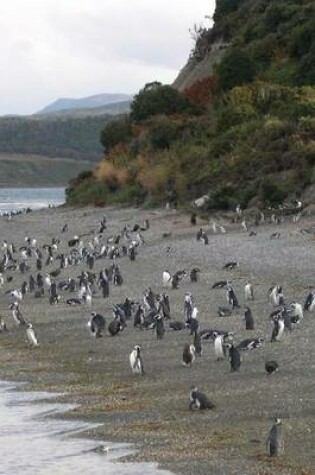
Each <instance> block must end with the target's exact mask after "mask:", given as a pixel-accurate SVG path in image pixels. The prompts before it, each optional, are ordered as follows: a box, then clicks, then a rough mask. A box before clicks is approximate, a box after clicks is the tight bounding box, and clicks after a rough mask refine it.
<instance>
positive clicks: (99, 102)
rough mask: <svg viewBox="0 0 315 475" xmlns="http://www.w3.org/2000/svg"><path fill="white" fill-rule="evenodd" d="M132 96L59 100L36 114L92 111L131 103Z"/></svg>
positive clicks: (121, 95) (107, 95)
mask: <svg viewBox="0 0 315 475" xmlns="http://www.w3.org/2000/svg"><path fill="white" fill-rule="evenodd" d="M132 98H133V95H132V94H97V95H94V96H88V97H81V98H78V99H75V98H61V99H57V100H56V101H54V102H52V103H51V104H48V106H46V107H44V109H42V110H40V111H38V112H37V114H50V113H53V112H57V111H63V110H69V109H92V108H96V107H97V108H98V107H102V106H107V105H108V104H115V103H119V102H125V101H131V100H132Z"/></svg>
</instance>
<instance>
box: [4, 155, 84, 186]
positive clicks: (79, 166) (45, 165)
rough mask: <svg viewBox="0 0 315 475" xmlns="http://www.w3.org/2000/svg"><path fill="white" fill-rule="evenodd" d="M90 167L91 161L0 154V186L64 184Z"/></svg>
mask: <svg viewBox="0 0 315 475" xmlns="http://www.w3.org/2000/svg"><path fill="white" fill-rule="evenodd" d="M91 167H92V164H91V162H88V161H83V160H77V161H76V162H75V163H74V162H73V160H70V159H66V158H56V159H55V160H51V159H50V158H48V157H41V156H34V155H6V154H0V187H10V186H14V187H19V186H21V187H23V186H29V187H32V186H38V187H43V186H65V185H66V184H67V183H68V181H69V180H71V179H72V178H74V177H75V176H76V175H77V174H78V173H81V172H83V171H84V170H89V169H91Z"/></svg>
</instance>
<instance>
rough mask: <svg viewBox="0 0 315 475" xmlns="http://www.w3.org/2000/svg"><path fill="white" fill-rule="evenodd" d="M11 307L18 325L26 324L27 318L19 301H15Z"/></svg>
mask: <svg viewBox="0 0 315 475" xmlns="http://www.w3.org/2000/svg"><path fill="white" fill-rule="evenodd" d="M10 309H11V310H12V316H13V320H14V321H15V323H16V324H17V325H26V321H25V318H24V317H23V315H22V313H21V311H20V308H19V304H18V302H14V303H13V304H12V305H11V306H10Z"/></svg>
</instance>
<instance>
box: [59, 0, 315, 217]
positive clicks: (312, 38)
mask: <svg viewBox="0 0 315 475" xmlns="http://www.w3.org/2000/svg"><path fill="white" fill-rule="evenodd" d="M214 18H215V24H214V27H213V29H211V30H204V31H202V32H200V37H201V38H202V44H203V51H208V52H209V50H210V51H211V46H212V44H213V43H214V42H217V41H218V40H220V41H224V42H227V41H228V42H229V44H230V45H229V47H228V48H227V50H226V53H225V55H224V56H223V59H222V61H221V63H220V64H219V65H218V67H217V68H216V70H215V73H214V74H213V75H211V76H209V77H208V78H205V79H202V80H200V81H197V82H196V83H195V84H194V85H193V86H192V87H191V88H189V89H188V90H186V91H184V92H183V93H182V94H180V93H179V92H177V91H176V90H174V89H172V88H171V87H170V86H163V85H162V84H159V83H151V84H149V85H146V86H145V87H144V88H143V89H142V90H141V91H140V92H139V94H138V95H137V96H135V98H134V101H133V103H132V105H131V116H130V117H129V118H128V117H124V118H123V119H121V120H118V121H115V122H113V123H111V124H110V125H108V126H106V127H105V128H104V130H103V132H102V135H101V140H102V144H103V146H104V149H105V152H106V155H105V158H104V160H102V161H101V162H100V163H99V164H98V166H97V167H96V169H95V172H94V173H90V174H88V176H84V175H81V176H79V177H78V178H77V180H75V181H73V182H72V183H71V184H70V185H69V188H68V191H67V193H68V202H69V203H74V202H76V203H89V202H94V203H95V204H99V205H101V204H106V203H112V202H132V201H136V202H146V203H147V204H150V205H152V204H155V203H161V202H164V203H165V201H167V200H169V201H174V202H175V201H176V202H178V203H180V204H181V203H186V202H187V201H190V200H191V199H193V198H196V197H198V196H200V195H203V194H208V195H209V197H210V200H209V202H208V206H209V207H211V208H230V207H233V206H235V204H236V203H241V204H242V205H243V206H247V205H248V204H251V205H254V204H256V205H257V206H265V205H266V204H277V203H279V202H281V201H282V200H283V199H285V198H286V197H290V196H291V197H294V196H297V195H300V194H301V193H302V192H303V190H304V189H305V187H307V186H308V185H310V184H312V183H315V173H314V170H315V4H314V2H310V1H307V0H304V1H303V0H302V1H293V0H286V1H278V0H277V1H276V0H233V1H232V0H217V6H216V11H215V15H214ZM205 38H208V46H207V48H204V40H205ZM196 47H198V38H197V39H196ZM199 56H201V58H200V60H202V55H200V52H199V54H198V57H199ZM166 97H167V99H165V98H166Z"/></svg>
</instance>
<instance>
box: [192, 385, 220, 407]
mask: <svg viewBox="0 0 315 475" xmlns="http://www.w3.org/2000/svg"><path fill="white" fill-rule="evenodd" d="M189 401H190V403H189V409H190V410H191V411H204V410H206V409H213V408H214V407H215V405H214V404H213V403H212V402H211V401H210V400H209V399H208V397H207V396H206V395H205V394H203V393H202V392H200V391H198V388H197V387H196V386H192V387H191V391H190V394H189Z"/></svg>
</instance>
